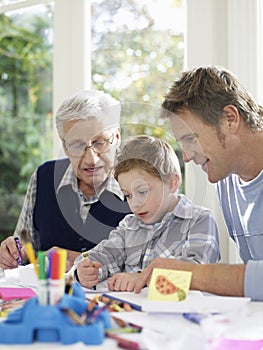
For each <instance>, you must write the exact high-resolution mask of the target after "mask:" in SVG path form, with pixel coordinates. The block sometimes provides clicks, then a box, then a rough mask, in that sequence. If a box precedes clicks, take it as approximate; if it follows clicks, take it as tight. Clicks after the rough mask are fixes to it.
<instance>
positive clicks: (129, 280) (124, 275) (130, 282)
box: [108, 272, 141, 292]
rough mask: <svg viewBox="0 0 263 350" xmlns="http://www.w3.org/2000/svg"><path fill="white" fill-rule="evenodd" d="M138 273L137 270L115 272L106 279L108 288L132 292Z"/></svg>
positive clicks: (138, 276)
mask: <svg viewBox="0 0 263 350" xmlns="http://www.w3.org/2000/svg"><path fill="white" fill-rule="evenodd" d="M140 275H141V274H140V273H138V272H118V273H115V274H114V275H113V276H112V277H110V278H109V279H108V288H109V290H116V291H126V292H132V291H133V290H134V287H135V284H136V282H137V280H138V279H139V278H140Z"/></svg>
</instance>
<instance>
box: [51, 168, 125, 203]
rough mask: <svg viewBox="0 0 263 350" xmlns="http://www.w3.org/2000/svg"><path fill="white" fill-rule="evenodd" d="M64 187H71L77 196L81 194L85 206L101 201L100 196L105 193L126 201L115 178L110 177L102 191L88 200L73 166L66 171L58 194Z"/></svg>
mask: <svg viewBox="0 0 263 350" xmlns="http://www.w3.org/2000/svg"><path fill="white" fill-rule="evenodd" d="M64 186H71V187H72V189H73V191H74V192H75V193H77V194H79V196H80V198H81V200H82V201H83V202H85V204H92V203H95V202H97V201H98V200H99V198H100V195H101V194H102V192H103V191H105V190H106V191H109V192H112V193H114V194H115V195H116V196H118V197H119V198H120V199H121V200H122V201H123V200H124V195H123V193H122V191H121V189H120V186H119V184H118V182H117V181H116V180H115V179H114V177H113V176H110V177H109V178H108V179H107V180H106V181H105V182H104V184H103V186H102V187H101V188H100V190H99V191H98V192H97V193H96V194H95V195H94V196H92V197H90V198H86V197H85V196H84V194H83V193H82V191H81V190H80V189H79V187H78V181H77V177H76V175H75V173H74V171H73V169H72V166H71V164H69V166H68V168H67V170H66V171H65V174H64V176H63V177H62V179H61V181H60V184H59V186H58V188H57V194H58V192H59V191H60V189H61V188H62V187H64Z"/></svg>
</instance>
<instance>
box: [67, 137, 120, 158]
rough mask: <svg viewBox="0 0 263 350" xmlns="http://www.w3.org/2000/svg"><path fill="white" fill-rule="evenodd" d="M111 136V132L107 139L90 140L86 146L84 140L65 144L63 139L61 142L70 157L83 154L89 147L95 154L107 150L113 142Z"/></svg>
mask: <svg viewBox="0 0 263 350" xmlns="http://www.w3.org/2000/svg"><path fill="white" fill-rule="evenodd" d="M113 138H114V134H112V135H111V136H110V137H109V138H108V139H102V140H96V141H93V142H91V145H90V146H88V145H87V144H86V143H85V142H75V143H72V144H70V145H67V144H66V142H65V140H63V144H64V147H65V150H66V151H67V153H68V154H69V155H70V156H71V157H81V156H82V155H83V154H85V153H86V151H87V149H89V148H90V149H92V151H93V152H95V153H97V154H101V153H105V152H107V151H108V150H109V149H110V146H111V145H112V143H113Z"/></svg>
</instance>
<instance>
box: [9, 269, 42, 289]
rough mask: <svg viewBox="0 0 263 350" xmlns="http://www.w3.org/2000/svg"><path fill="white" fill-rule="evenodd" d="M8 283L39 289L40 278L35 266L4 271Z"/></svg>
mask: <svg viewBox="0 0 263 350" xmlns="http://www.w3.org/2000/svg"><path fill="white" fill-rule="evenodd" d="M4 274H5V278H6V282H7V283H10V284H17V285H20V286H29V287H38V278H37V275H36V272H35V269H34V265H33V264H28V265H25V266H18V267H17V268H14V269H6V270H4Z"/></svg>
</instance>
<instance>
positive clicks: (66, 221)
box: [0, 91, 130, 269]
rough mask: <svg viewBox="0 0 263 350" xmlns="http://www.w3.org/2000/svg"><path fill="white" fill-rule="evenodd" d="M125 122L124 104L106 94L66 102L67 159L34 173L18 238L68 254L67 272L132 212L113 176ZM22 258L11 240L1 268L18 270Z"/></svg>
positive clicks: (62, 122)
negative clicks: (122, 118)
mask: <svg viewBox="0 0 263 350" xmlns="http://www.w3.org/2000/svg"><path fill="white" fill-rule="evenodd" d="M119 122H120V103H119V102H118V101H117V100H115V99H114V98H112V97H111V96H110V95H108V94H106V93H104V92H101V91H80V92H78V93H77V94H75V95H74V96H71V97H69V98H68V99H66V100H65V101H64V102H63V103H62V105H61V106H60V107H59V109H58V111H57V114H56V126H57V130H58V134H59V137H60V139H61V141H62V144H63V149H64V152H65V154H66V155H67V158H65V159H59V160H56V161H55V160H54V161H48V162H46V163H44V164H42V165H41V166H40V167H39V168H38V169H37V170H36V171H35V172H34V174H33V175H32V177H31V180H30V183H29V186H28V190H27V194H26V198H25V201H24V205H23V208H22V211H21V214H20V217H19V220H18V223H17V227H16V230H15V233H14V236H18V237H21V232H22V231H23V230H27V232H28V233H29V236H30V239H31V241H32V243H33V245H34V247H35V249H36V250H39V249H41V250H50V249H54V248H55V247H60V248H64V249H67V251H68V252H67V257H68V265H67V268H70V266H71V265H72V264H73V261H74V259H75V258H76V256H78V255H79V254H80V252H81V251H82V250H83V249H91V248H92V247H94V246H95V245H96V244H97V243H99V242H100V241H101V240H102V239H104V238H107V237H108V234H109V232H110V231H111V230H112V229H113V228H115V227H116V226H117V225H118V223H119V221H120V220H121V219H122V218H123V217H124V216H125V215H126V214H127V213H128V212H130V209H129V207H128V205H127V203H126V202H125V201H124V198H123V194H122V192H121V190H120V188H119V185H118V183H117V181H116V180H115V179H114V178H113V176H112V168H113V164H114V158H115V153H116V150H117V148H118V146H119V143H120V126H119ZM22 239H23V237H22ZM22 251H23V250H22ZM17 259H18V251H17V248H16V244H15V240H14V239H13V237H8V238H7V239H6V240H5V241H3V242H2V243H1V246H0V267H2V268H3V269H5V268H12V267H16V266H17Z"/></svg>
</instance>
